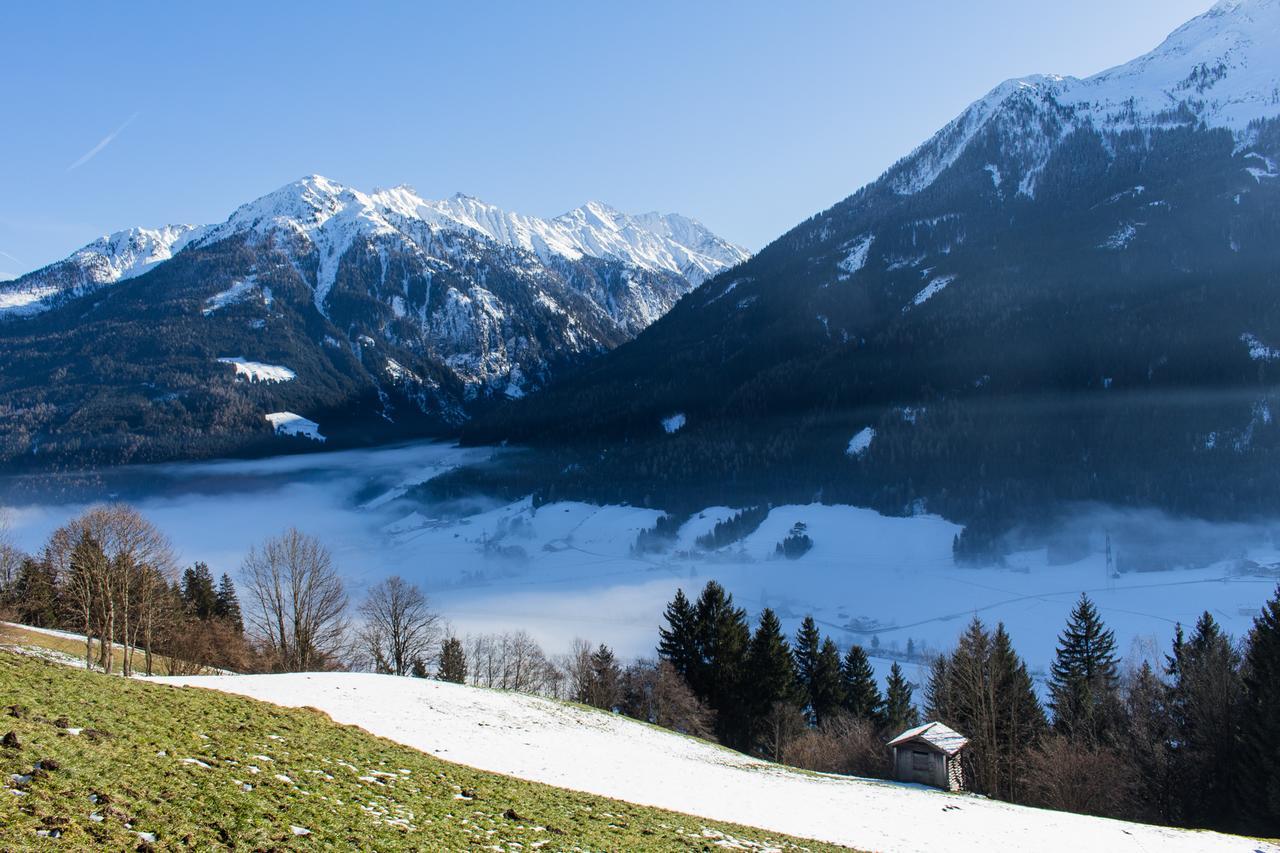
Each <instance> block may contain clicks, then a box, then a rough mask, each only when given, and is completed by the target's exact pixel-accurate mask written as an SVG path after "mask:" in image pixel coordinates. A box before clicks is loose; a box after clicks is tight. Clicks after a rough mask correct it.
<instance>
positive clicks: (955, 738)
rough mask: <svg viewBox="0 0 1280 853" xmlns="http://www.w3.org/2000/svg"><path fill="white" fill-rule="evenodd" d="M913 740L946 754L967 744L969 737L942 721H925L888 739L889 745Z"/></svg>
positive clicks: (950, 753) (957, 750) (953, 753)
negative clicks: (922, 742)
mask: <svg viewBox="0 0 1280 853" xmlns="http://www.w3.org/2000/svg"><path fill="white" fill-rule="evenodd" d="M913 740H922V741H924V742H925V743H927V744H929V745H930V746H932V747H933V748H934V749H937V750H939V751H941V752H945V753H946V754H947V755H955V754H956V753H957V752H959V751H960V750H962V749H964V748H965V747H966V746H968V745H969V739H968V738H967V737H965V736H964V735H962V734H960V733H959V732H958V731H956V730H955V729H953V728H950V727H949V726H944V725H943V724H942V723H938V722H933V723H925V724H924V725H923V726H916V727H915V728H914V729H907V730H906V731H905V732H903V733H902V734H900V735H898V736H897V737H896V738H894V739H893V740H891V741H889V746H900V745H902V744H904V743H907V742H908V741H913Z"/></svg>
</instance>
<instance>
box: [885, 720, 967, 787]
mask: <svg viewBox="0 0 1280 853" xmlns="http://www.w3.org/2000/svg"><path fill="white" fill-rule="evenodd" d="M968 745H969V739H968V738H967V737H965V736H964V735H962V734H960V733H959V732H957V731H956V730H955V729H952V728H949V727H947V726H944V725H943V724H942V723H937V722H934V723H925V724H924V725H923V726H916V727H915V728H914V729H907V730H906V731H905V732H903V733H902V734H900V735H898V736H897V737H896V738H894V739H893V740H891V741H889V746H890V748H892V749H893V778H895V779H897V780H898V781H899V782H919V783H920V784H922V785H932V786H933V787H935V788H942V789H943V790H944V791H963V790H964V770H963V764H962V761H963V758H962V753H963V751H964V748H965V747H966V746H968Z"/></svg>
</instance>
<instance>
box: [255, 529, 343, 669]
mask: <svg viewBox="0 0 1280 853" xmlns="http://www.w3.org/2000/svg"><path fill="white" fill-rule="evenodd" d="M241 573H242V575H243V577H244V578H246V579H247V581H248V589H249V601H250V606H249V614H248V616H249V619H248V621H249V626H250V629H251V630H252V631H253V633H254V634H255V636H256V637H257V639H258V641H259V642H261V643H262V644H263V646H264V648H265V650H266V652H267V654H268V655H269V656H270V657H271V658H272V660H273V662H274V665H275V667H276V668H277V669H279V670H282V671H286V672H305V671H307V670H313V669H321V668H327V667H332V666H334V665H335V664H336V663H337V661H338V659H339V657H340V656H341V654H342V652H343V649H344V643H345V641H346V638H347V628H348V625H347V594H346V591H345V590H344V588H343V585H342V579H341V578H340V577H339V576H338V572H337V570H336V569H335V568H334V565H333V558H332V557H331V556H330V555H329V551H328V549H326V548H325V547H324V546H323V545H322V544H320V542H319V540H317V539H315V538H314V537H312V536H308V535H307V534H305V533H302V532H300V531H298V530H296V529H294V528H289V529H288V530H286V531H285V532H284V533H283V534H282V535H280V536H278V537H275V538H272V539H268V540H267V541H266V542H264V543H262V545H261V546H260V547H254V548H250V549H249V553H248V555H247V556H246V557H245V558H244V564H243V566H242V567H241Z"/></svg>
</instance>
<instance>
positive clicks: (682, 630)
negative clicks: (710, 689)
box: [658, 589, 705, 698]
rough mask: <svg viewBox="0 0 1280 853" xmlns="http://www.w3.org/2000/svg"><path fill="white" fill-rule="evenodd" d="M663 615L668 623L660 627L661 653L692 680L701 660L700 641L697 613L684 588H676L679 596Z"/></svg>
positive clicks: (659, 644) (677, 669)
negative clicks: (686, 596)
mask: <svg viewBox="0 0 1280 853" xmlns="http://www.w3.org/2000/svg"><path fill="white" fill-rule="evenodd" d="M663 618H664V619H666V622H667V624H666V627H660V628H658V637H659V641H658V657H659V658H661V659H662V660H665V661H666V662H667V663H669V664H671V667H672V668H673V669H674V670H675V671H676V672H677V673H679V674H680V675H681V676H682V677H683V678H684V679H685V680H686V681H689V682H690V684H692V682H693V680H694V679H695V677H696V671H697V669H698V668H699V665H700V664H701V662H702V661H701V654H700V651H699V645H698V641H699V637H698V624H697V614H696V613H695V612H694V609H693V605H692V604H690V603H689V599H687V598H685V595H684V590H683V589H677V590H676V596H675V598H673V599H672V600H671V601H670V603H668V604H667V609H666V611H665V613H664V614H663ZM704 698H705V697H704Z"/></svg>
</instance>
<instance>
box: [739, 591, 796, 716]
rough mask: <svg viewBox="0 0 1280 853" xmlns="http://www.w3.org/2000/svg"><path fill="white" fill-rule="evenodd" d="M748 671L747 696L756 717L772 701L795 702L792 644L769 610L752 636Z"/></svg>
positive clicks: (765, 612)
mask: <svg viewBox="0 0 1280 853" xmlns="http://www.w3.org/2000/svg"><path fill="white" fill-rule="evenodd" d="M747 671H748V672H749V673H750V679H749V680H750V696H751V704H752V705H753V706H754V708H755V711H756V714H757V716H763V715H764V714H766V713H768V710H769V709H770V708H772V707H773V705H774V703H776V702H782V703H785V704H789V705H794V704H798V699H799V690H798V689H797V685H796V671H795V664H794V663H793V662H792V658H791V646H790V644H788V643H787V638H786V637H785V636H783V634H782V623H781V622H779V621H778V616H777V614H775V613H774V612H773V611H772V610H771V609H769V608H768V607H766V608H765V609H764V611H763V612H762V613H761V614H760V622H759V624H758V625H757V626H756V632H755V634H754V635H752V637H751V649H750V652H749V653H748V655H747Z"/></svg>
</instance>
